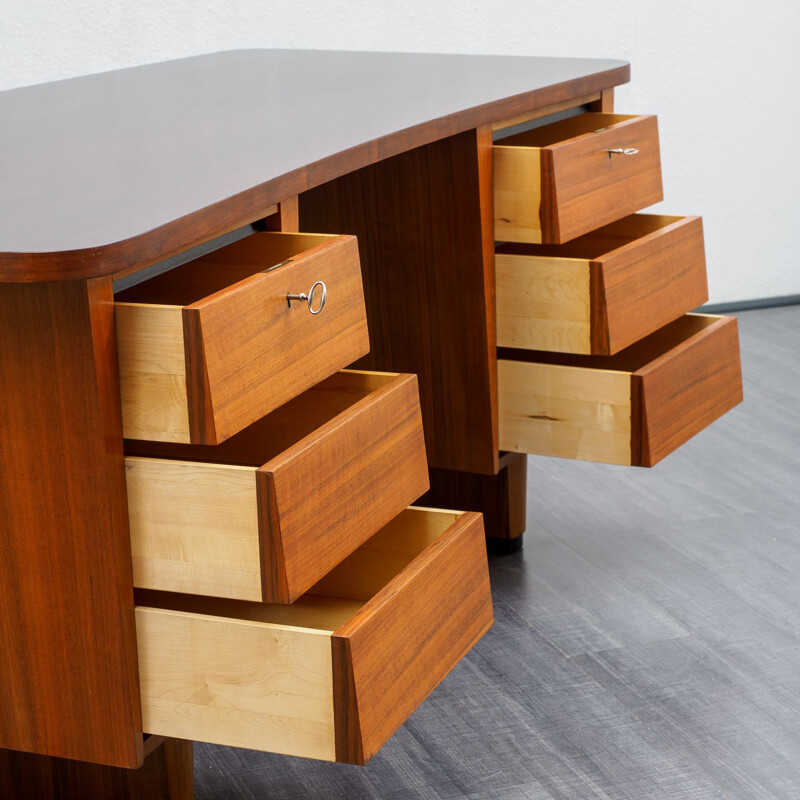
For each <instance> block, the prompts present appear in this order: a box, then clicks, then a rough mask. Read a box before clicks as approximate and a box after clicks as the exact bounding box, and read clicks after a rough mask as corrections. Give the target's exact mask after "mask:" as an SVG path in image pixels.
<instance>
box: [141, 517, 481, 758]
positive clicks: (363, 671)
mask: <svg viewBox="0 0 800 800" xmlns="http://www.w3.org/2000/svg"><path fill="white" fill-rule="evenodd" d="M491 622H492V605H491V596H490V591H489V578H488V570H487V563H486V545H485V543H484V534H483V523H482V518H481V516H480V514H473V513H459V512H453V511H435V510H425V509H413V508H410V509H407V510H406V511H404V512H402V513H401V514H400V516H399V517H397V518H396V519H395V520H393V521H392V522H390V523H389V524H388V525H387V526H386V527H385V528H383V529H382V530H381V531H379V532H378V533H377V534H376V535H375V536H373V537H372V538H371V539H370V540H369V541H367V542H366V543H365V544H364V545H362V546H361V547H360V548H359V549H358V550H356V551H355V552H354V553H353V554H352V555H351V556H350V557H349V558H348V559H346V560H345V561H344V562H342V563H341V564H340V565H339V566H338V567H337V568H336V569H334V570H333V571H332V572H331V573H330V574H329V575H327V576H326V577H325V578H324V579H323V580H322V581H320V583H318V584H317V585H316V586H315V587H314V588H313V590H312V592H311V593H309V594H308V595H305V596H304V597H302V598H300V600H298V601H297V602H296V603H294V604H293V605H287V606H275V605H264V604H258V603H246V602H241V601H235V600H215V599H213V598H206V597H189V596H187V595H170V594H164V593H160V592H142V591H140V592H137V607H136V630H137V636H138V642H139V673H140V683H141V697H142V713H143V722H144V730H145V731H146V732H148V733H153V734H161V735H164V736H174V737H178V738H181V739H193V740H198V741H206V742H215V743H218V744H226V745H232V746H235V747H248V748H253V749H257V750H267V751H273V752H276V753H285V754H289V755H297V756H307V757H310V758H319V759H324V760H327V761H345V762H348V763H354V764H364V763H366V762H367V761H368V760H369V759H370V758H371V757H372V756H373V755H374V754H375V753H376V752H377V751H378V749H380V747H381V746H382V745H383V744H384V743H385V742H386V740H387V739H388V738H389V737H390V736H391V735H392V734H393V733H394V731H395V730H397V728H398V727H399V726H400V725H402V724H403V722H404V721H405V720H406V718H407V717H408V716H409V715H410V714H411V712H412V711H413V710H414V709H415V708H416V707H417V706H418V705H419V704H420V703H421V702H422V701H423V700H424V699H425V697H427V695H428V694H429V693H430V692H431V691H432V690H433V688H434V687H435V686H436V685H437V684H438V683H439V682H440V681H441V679H442V678H443V677H444V676H445V675H446V674H447V673H448V672H449V671H450V670H451V669H452V668H453V666H455V664H456V663H457V662H458V661H459V660H460V659H461V657H462V656H463V655H464V654H465V653H466V652H467V651H468V650H469V649H470V648H471V647H472V646H473V645H474V644H475V642H476V641H477V640H478V639H479V638H480V637H481V636H482V635H483V633H484V632H485V631H486V630H487V629H488V628H489V626H490V625H491Z"/></svg>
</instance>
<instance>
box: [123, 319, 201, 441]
mask: <svg viewBox="0 0 800 800" xmlns="http://www.w3.org/2000/svg"><path fill="white" fill-rule="evenodd" d="M115 318H116V333H117V347H118V350H119V369H120V373H119V382H120V394H121V397H122V430H123V434H124V435H125V436H126V437H129V438H132V439H142V438H147V437H148V436H150V435H152V434H153V432H158V435H159V436H160V438H162V439H163V440H164V441H175V442H186V441H189V438H190V433H189V409H188V406H187V401H186V353H185V350H184V333H183V319H182V315H181V309H180V308H178V307H176V306H157V305H144V304H129V303H118V304H117V305H116V309H115Z"/></svg>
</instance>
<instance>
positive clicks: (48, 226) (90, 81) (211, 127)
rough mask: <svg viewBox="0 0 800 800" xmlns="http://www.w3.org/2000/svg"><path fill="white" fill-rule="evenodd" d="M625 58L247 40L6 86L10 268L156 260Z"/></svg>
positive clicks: (76, 273) (3, 213) (594, 86)
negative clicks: (238, 46) (266, 44)
mask: <svg viewBox="0 0 800 800" xmlns="http://www.w3.org/2000/svg"><path fill="white" fill-rule="evenodd" d="M628 78H629V67H628V65H627V63H626V62H624V61H614V60H605V59H602V60H601V59H580V58H531V57H515V56H465V55H430V54H402V53H365V52H326V51H309V50H238V51H230V52H223V53H215V54H212V55H204V56H197V57H193V58H186V59H181V60H178V61H170V62H165V63H161V64H151V65H147V66H141V67H134V68H131V69H123V70H118V71H115V72H108V73H103V74H99V75H90V76H86V77H81V78H72V79H69V80H64V81H57V82H55V83H49V84H44V85H39V86H32V87H27V88H22V89H14V90H11V91H6V92H2V93H0V118H2V120H3V125H2V126H0V176H1V177H0V185H2V195H0V281H31V280H65V279H72V278H92V277H97V276H102V275H109V274H113V273H115V272H119V271H121V270H126V269H131V268H134V267H136V266H143V265H145V264H148V263H153V262H155V261H158V260H160V259H163V258H165V257H167V256H170V255H173V254H174V253H177V252H180V251H181V250H183V249H186V248H187V247H189V246H191V245H192V244H196V243H198V242H199V241H203V240H205V239H208V238H211V237H212V236H215V235H219V234H220V233H222V232H224V231H225V230H230V229H231V228H232V227H234V226H240V225H244V224H247V223H248V222H251V221H254V220H256V219H258V218H259V217H261V216H263V215H264V212H265V210H266V209H267V208H268V207H269V206H270V205H272V204H274V203H275V202H278V201H280V200H281V199H284V198H285V197H289V196H292V195H295V194H297V193H299V192H302V191H305V190H306V189H308V188H311V187H314V186H317V185H319V184H321V183H324V182H326V181H328V180H331V179H333V178H335V177H338V176H340V175H342V174H345V173H347V172H350V171H352V170H354V169H358V168H359V167H362V166H365V165H366V164H370V163H373V162H375V161H378V160H380V159H383V158H386V157H389V156H391V155H395V154H397V153H400V152H403V151H406V150H409V149H411V148H414V147H419V146H421V145H423V144H427V143H429V142H431V141H435V140H436V139H441V138H443V137H445V136H450V135H453V134H456V133H459V132H461V131H464V130H468V129H470V128H475V127H478V126H480V125H483V124H487V123H490V122H492V121H496V120H500V119H505V118H509V117H512V116H513V115H515V114H520V113H523V112H527V111H530V110H532V109H536V108H539V107H542V106H545V105H550V104H553V103H558V102H560V101H561V100H564V99H567V98H573V97H576V96H580V95H585V94H590V93H592V92H598V91H601V90H603V89H608V88H610V87H612V86H614V85H618V84H620V83H624V82H626V81H627V80H628Z"/></svg>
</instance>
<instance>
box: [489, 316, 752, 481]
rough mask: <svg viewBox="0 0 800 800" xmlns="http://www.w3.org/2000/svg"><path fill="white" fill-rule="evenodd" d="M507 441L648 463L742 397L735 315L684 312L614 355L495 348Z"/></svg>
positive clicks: (525, 448)
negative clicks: (558, 353) (719, 315)
mask: <svg viewBox="0 0 800 800" xmlns="http://www.w3.org/2000/svg"><path fill="white" fill-rule="evenodd" d="M498 356H499V359H498V364H497V368H498V374H497V382H498V395H499V424H500V447H501V449H503V450H510V451H514V452H519V453H536V454H539V455H547V456H560V457H563V458H575V459H581V460H585V461H604V462H607V463H610V464H632V465H636V466H645V467H650V466H652V465H653V464H655V463H656V462H658V461H660V460H661V459H662V458H663V457H664V456H666V455H668V454H669V453H671V452H672V451H673V450H675V449H676V448H677V447H679V446H680V445H682V444H683V443H684V442H686V441H687V440H688V439H690V438H691V437H692V436H694V434H696V433H698V432H699V431H701V430H702V429H703V428H705V427H706V426H707V425H709V424H710V423H711V422H713V421H714V420H715V419H717V418H718V417H720V416H722V414H724V413H725V412H726V411H728V410H729V409H731V408H732V407H733V406H735V405H736V404H737V403H739V402H741V400H742V374H741V366H740V362H739V338H738V329H737V325H736V319H735V318H733V317H714V316H709V315H705V314H687V315H686V316H684V317H681V318H680V319H678V320H676V321H675V322H672V323H671V324H669V325H667V326H665V327H664V328H662V329H661V330H659V331H656V332H655V333H653V334H651V335H650V336H648V337H647V338H645V339H643V340H642V341H640V342H638V343H636V344H635V345H632V346H631V347H629V348H627V349H625V350H623V351H622V352H621V353H618V354H617V355H614V356H569V355H556V354H553V353H546V352H533V351H526V350H504V351H500V352H499V353H498Z"/></svg>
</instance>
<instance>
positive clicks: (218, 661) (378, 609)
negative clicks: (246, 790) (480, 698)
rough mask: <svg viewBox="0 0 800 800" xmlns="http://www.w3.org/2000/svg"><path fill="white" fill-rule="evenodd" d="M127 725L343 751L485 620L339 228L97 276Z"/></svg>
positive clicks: (419, 695)
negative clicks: (142, 274) (131, 621)
mask: <svg viewBox="0 0 800 800" xmlns="http://www.w3.org/2000/svg"><path fill="white" fill-rule="evenodd" d="M116 320H117V339H118V349H119V365H120V386H121V399H122V409H123V429H124V434H125V436H126V458H125V467H126V476H127V484H128V511H129V520H130V529H131V548H132V554H133V567H134V586H135V587H137V592H136V599H137V608H136V625H137V637H138V652H139V671H140V684H141V697H142V711H143V720H144V729H145V731H146V732H147V733H152V734H159V735H165V736H170V737H176V738H182V739H191V740H201V741H208V742H213V743H217V744H228V745H233V746H239V747H249V748H254V749H260V750H268V751H273V752H277V753H286V754H291V755H299V756H307V757H311V758H320V759H326V760H331V761H333V760H336V761H345V762H348V763H356V764H363V763H366V761H368V760H369V759H370V758H371V757H372V756H373V755H374V754H375V753H376V752H377V750H378V749H379V748H380V747H381V746H382V745H383V744H384V743H385V742H386V740H387V739H388V738H389V737H390V736H391V735H392V734H393V733H394V731H395V730H396V729H397V728H398V727H399V726H400V725H401V724H402V723H403V721H404V720H405V719H406V718H407V717H408V716H409V715H410V714H411V712H412V711H413V710H414V709H415V708H416V707H417V706H418V705H419V703H421V702H422V700H424V699H425V697H426V696H427V695H428V694H429V693H430V691H431V690H432V689H433V688H434V687H435V686H436V685H437V684H438V683H439V681H440V680H441V679H442V678H443V677H444V676H445V675H446V674H447V673H448V672H449V671H450V669H452V667H453V666H454V665H455V664H456V663H457V662H458V660H459V659H460V658H461V657H462V656H463V655H464V654H465V653H466V652H467V651H468V650H469V649H470V648H471V647H472V646H473V644H474V643H475V642H476V641H477V640H478V639H479V638H480V637H481V636H482V635H483V633H484V632H485V631H486V630H487V629H488V627H489V626H490V625H491V621H492V608H491V597H490V593H489V583H488V572H487V564H486V553H485V546H484V538H483V523H482V519H481V517H480V515H478V514H471V513H461V512H455V511H439V510H433V509H423V508H414V507H410V504H411V503H413V502H414V501H415V500H416V499H417V498H418V497H420V495H422V494H423V493H424V492H425V491H426V490H427V488H428V472H427V460H426V455H425V443H424V438H423V432H422V419H421V414H420V408H419V393H418V388H417V379H416V376H414V375H399V374H389V373H376V372H361V371H353V370H343V369H342V368H343V367H345V366H346V365H347V364H349V363H351V362H353V361H354V360H356V359H357V358H359V357H361V356H362V355H364V354H365V353H366V352H367V351H368V349H369V342H368V336H367V328H366V312H365V307H364V298H363V291H362V286H361V273H360V266H359V260H358V248H357V243H356V240H355V238H354V237H349V236H328V235H313V234H292V233H272V232H263V233H256V234H253V235H251V236H249V237H247V238H246V239H243V240H241V241H239V242H236V243H234V244H231V245H228V246H225V247H223V248H220V249H219V250H216V251H215V252H213V253H211V254H210V255H206V256H202V257H201V258H198V259H196V260H194V261H191V262H189V263H187V264H184V265H182V266H180V267H176V268H174V269H172V270H170V271H168V272H165V273H163V274H162V275H159V276H157V277H154V278H150V279H149V280H146V281H144V282H142V283H140V284H138V285H136V286H133V287H131V288H129V289H125V290H123V291H121V292H119V293H118V294H117V296H116Z"/></svg>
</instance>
